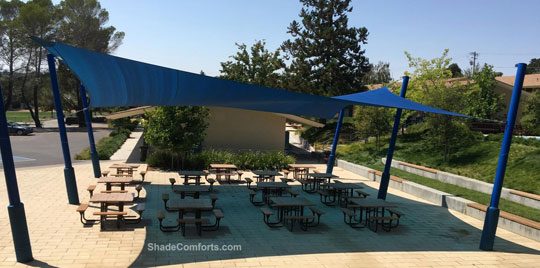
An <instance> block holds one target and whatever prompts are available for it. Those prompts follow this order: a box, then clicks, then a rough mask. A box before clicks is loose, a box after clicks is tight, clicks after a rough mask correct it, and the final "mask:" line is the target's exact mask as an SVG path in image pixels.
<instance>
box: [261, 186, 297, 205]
mask: <svg viewBox="0 0 540 268" xmlns="http://www.w3.org/2000/svg"><path fill="white" fill-rule="evenodd" d="M290 187H291V186H290V185H288V184H287V183H286V182H258V183H257V186H256V188H257V189H259V190H261V192H262V200H263V202H265V203H267V204H268V203H269V197H270V196H281V195H282V194H283V191H284V190H285V189H287V188H290Z"/></svg>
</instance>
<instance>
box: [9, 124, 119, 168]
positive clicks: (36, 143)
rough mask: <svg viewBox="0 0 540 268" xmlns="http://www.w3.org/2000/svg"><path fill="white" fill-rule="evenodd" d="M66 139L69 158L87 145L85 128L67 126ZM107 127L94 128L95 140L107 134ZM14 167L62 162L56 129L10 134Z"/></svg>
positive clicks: (108, 131)
mask: <svg viewBox="0 0 540 268" xmlns="http://www.w3.org/2000/svg"><path fill="white" fill-rule="evenodd" d="M68 129H69V130H70V131H68V141H69V149H70V154H71V159H74V158H75V155H76V154H78V153H79V152H80V151H81V150H82V149H84V148H86V147H88V134H87V132H86V130H84V129H83V130H78V129H76V128H68ZM109 133H110V130H108V129H94V137H95V140H96V142H97V141H98V140H100V139H101V138H103V137H106V136H108V135H109ZM10 138H11V147H12V149H13V155H14V160H15V167H34V166H44V165H55V164H63V163H64V158H63V156H62V147H61V146H60V135H59V134H58V131H53V132H41V133H33V134H31V135H28V136H10ZM0 167H1V166H0Z"/></svg>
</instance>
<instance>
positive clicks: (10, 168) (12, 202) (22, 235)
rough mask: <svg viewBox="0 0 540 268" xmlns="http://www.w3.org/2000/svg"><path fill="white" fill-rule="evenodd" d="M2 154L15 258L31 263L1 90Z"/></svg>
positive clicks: (0, 140)
mask: <svg viewBox="0 0 540 268" xmlns="http://www.w3.org/2000/svg"><path fill="white" fill-rule="evenodd" d="M0 152H1V154H2V165H3V166H4V176H5V177H6V188H7V192H8V199H9V206H8V215H9V223H10V226H11V235H12V237H13V244H14V246H15V257H16V258H17V261H18V262H29V261H32V260H33V259H34V258H33V257H32V247H31V245H30V236H29V235H28V225H27V224H26V214H25V212H24V204H23V203H21V198H20V196H19V186H18V185H17V174H16V173H15V164H14V162H13V152H12V151H11V141H10V140H9V132H8V128H7V119H6V113H5V110H4V96H3V95H2V89H1V88H0Z"/></svg>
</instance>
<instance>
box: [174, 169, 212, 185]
mask: <svg viewBox="0 0 540 268" xmlns="http://www.w3.org/2000/svg"><path fill="white" fill-rule="evenodd" d="M178 175H180V177H184V184H185V185H187V184H189V180H190V179H194V180H195V185H200V184H201V177H202V176H204V175H206V173H205V172H204V171H202V170H180V171H179V172H178Z"/></svg>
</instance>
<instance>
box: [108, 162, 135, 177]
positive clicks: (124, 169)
mask: <svg viewBox="0 0 540 268" xmlns="http://www.w3.org/2000/svg"><path fill="white" fill-rule="evenodd" d="M139 166H140V165H138V164H119V163H116V164H112V165H111V166H110V167H109V168H114V169H116V174H112V175H129V176H133V170H134V169H137V168H139Z"/></svg>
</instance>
